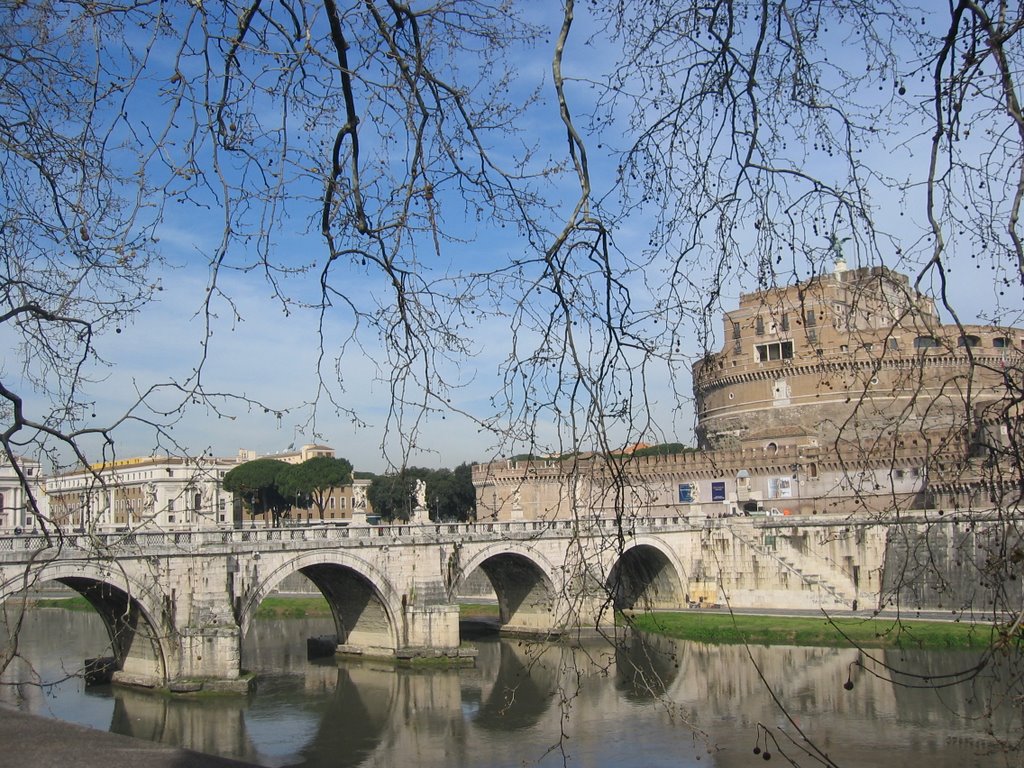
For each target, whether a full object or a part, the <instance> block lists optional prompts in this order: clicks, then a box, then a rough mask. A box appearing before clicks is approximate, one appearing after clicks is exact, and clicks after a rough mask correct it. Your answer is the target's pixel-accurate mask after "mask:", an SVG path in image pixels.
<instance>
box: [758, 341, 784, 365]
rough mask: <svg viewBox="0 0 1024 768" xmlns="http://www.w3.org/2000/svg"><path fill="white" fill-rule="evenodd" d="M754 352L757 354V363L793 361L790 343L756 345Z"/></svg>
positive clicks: (778, 342)
mask: <svg viewBox="0 0 1024 768" xmlns="http://www.w3.org/2000/svg"><path fill="white" fill-rule="evenodd" d="M754 350H755V351H756V352H757V361H758V362H759V363H767V362H770V361H773V360H792V359H793V342H792V341H774V342H771V343H770V344H758V345H756V346H755V347H754Z"/></svg>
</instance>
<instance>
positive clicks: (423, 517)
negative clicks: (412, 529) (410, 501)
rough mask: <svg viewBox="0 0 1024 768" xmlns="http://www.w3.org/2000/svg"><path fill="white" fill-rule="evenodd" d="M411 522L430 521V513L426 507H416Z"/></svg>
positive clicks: (420, 523)
mask: <svg viewBox="0 0 1024 768" xmlns="http://www.w3.org/2000/svg"><path fill="white" fill-rule="evenodd" d="M409 522H410V523H413V524H415V525H426V524H427V523H429V522H430V513H429V512H428V511H427V508H426V507H416V509H414V510H413V511H412V519H411V520H410V521H409Z"/></svg>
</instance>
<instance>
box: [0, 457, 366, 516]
mask: <svg viewBox="0 0 1024 768" xmlns="http://www.w3.org/2000/svg"><path fill="white" fill-rule="evenodd" d="M316 456H330V457H333V456H334V449H333V448H330V447H329V446H323V445H306V446H303V447H302V448H301V449H299V450H297V451H289V452H287V453H283V454H272V455H269V456H259V455H257V454H256V452H255V451H250V450H245V449H243V450H240V451H239V452H238V455H237V456H234V457H228V458H215V457H201V458H198V459H195V458H190V457H175V456H151V457H138V458H128V459H119V460H116V461H110V462H106V463H98V464H93V465H92V466H90V467H88V468H84V469H79V470H75V471H72V472H67V473H63V474H59V475H52V476H49V477H45V478H43V477H39V492H38V493H37V494H36V496H37V498H38V500H39V504H40V511H41V512H42V514H43V515H44V516H45V517H46V518H47V520H48V521H49V522H50V523H51V524H53V525H56V526H59V527H60V528H61V529H63V530H65V531H69V532H71V531H76V532H84V531H90V532H91V531H95V532H109V531H135V530H140V529H141V530H153V531H157V530H159V531H177V530H180V531H185V530H203V529H208V528H226V527H241V526H251V525H259V526H263V525H269V524H270V522H271V521H270V516H269V514H268V515H256V516H251V515H249V514H247V513H246V512H245V511H244V509H243V505H242V503H241V500H240V499H237V498H235V496H234V495H233V494H232V493H230V492H229V491H226V490H224V487H223V481H224V476H225V475H226V474H227V473H228V472H229V471H230V470H231V469H233V468H234V467H236V466H238V465H239V464H242V463H244V462H246V461H252V460H254V459H257V458H271V459H277V460H279V461H285V462H287V463H290V464H299V463H301V462H303V461H306V460H308V459H310V458H314V457H316ZM24 466H27V467H31V468H32V469H33V471H34V472H36V473H38V464H37V463H36V464H33V463H31V462H26V463H24ZM8 474H12V473H10V472H6V471H5V467H4V466H3V465H0V494H2V496H3V499H4V507H5V509H4V512H5V513H7V514H6V515H5V516H0V530H3V531H7V532H15V530H18V531H24V532H28V531H31V530H33V529H35V528H36V527H37V526H38V521H37V520H34V519H32V516H31V514H29V513H27V512H26V511H25V510H23V507H24V501H23V499H24V493H23V490H22V489H21V486H20V484H18V483H17V482H16V481H17V478H14V480H13V481H12V482H10V483H8V482H7V475H8ZM369 484H370V481H369V480H356V481H354V482H353V483H352V484H350V485H346V486H342V487H339V488H332V489H330V491H329V492H328V493H327V495H326V498H325V509H324V518H323V521H321V520H320V516H319V513H318V511H317V510H316V509H315V508H313V509H309V510H306V509H300V508H298V507H293V508H292V509H291V510H289V512H288V514H287V516H286V520H287V521H288V522H289V523H292V524H315V523H320V522H326V523H331V522H342V521H346V522H356V523H358V522H365V518H366V514H367V511H368V508H369V504H368V502H367V501H366V489H367V487H368V486H369Z"/></svg>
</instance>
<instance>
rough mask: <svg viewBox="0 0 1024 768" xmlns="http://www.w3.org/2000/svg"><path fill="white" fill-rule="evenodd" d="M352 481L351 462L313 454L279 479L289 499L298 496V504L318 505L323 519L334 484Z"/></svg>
mask: <svg viewBox="0 0 1024 768" xmlns="http://www.w3.org/2000/svg"><path fill="white" fill-rule="evenodd" d="M351 483H352V462H350V461H349V460H348V459H342V458H333V457H331V456H314V457H313V458H312V459H307V460H306V461H304V462H302V463H301V464H290V465H288V467H287V468H286V469H285V470H283V471H282V472H281V474H280V476H279V477H278V479H277V489H278V491H279V492H280V493H281V495H282V496H284V497H285V498H286V499H295V502H296V503H295V506H297V507H302V508H303V509H307V508H308V507H309V506H314V507H316V509H317V511H318V512H319V513H320V519H321V520H323V519H324V509H325V507H326V506H327V499H328V497H329V496H330V495H331V490H332V489H333V488H340V487H342V486H345V485H351Z"/></svg>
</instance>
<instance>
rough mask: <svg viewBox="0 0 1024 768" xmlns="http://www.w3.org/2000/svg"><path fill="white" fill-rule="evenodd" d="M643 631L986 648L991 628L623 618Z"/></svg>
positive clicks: (774, 641)
mask: <svg viewBox="0 0 1024 768" xmlns="http://www.w3.org/2000/svg"><path fill="white" fill-rule="evenodd" d="M622 623H629V624H631V625H632V626H634V627H635V628H637V629H640V630H642V631H644V632H652V633H656V634H659V635H665V636H667V637H674V638H678V639H681V640H693V641H696V642H701V643H709V644H735V643H752V644H755V645H804V646H824V647H835V648H849V647H852V646H858V647H867V648H901V649H910V648H920V649H929V650H943V649H968V648H982V647H985V646H987V645H989V644H990V642H991V641H992V637H993V636H992V627H991V626H990V625H986V624H968V623H965V622H953V621H948V622H947V621H906V620H899V621H897V620H896V619H888V618H876V619H859V618H834V619H826V618H825V617H820V618H819V617H784V616H751V615H748V614H735V615H730V614H728V613H707V612H702V611H685V612H678V613H674V612H665V613H660V612H659V613H646V614H640V613H636V614H632V615H630V616H629V617H628V618H626V617H623V618H622Z"/></svg>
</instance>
